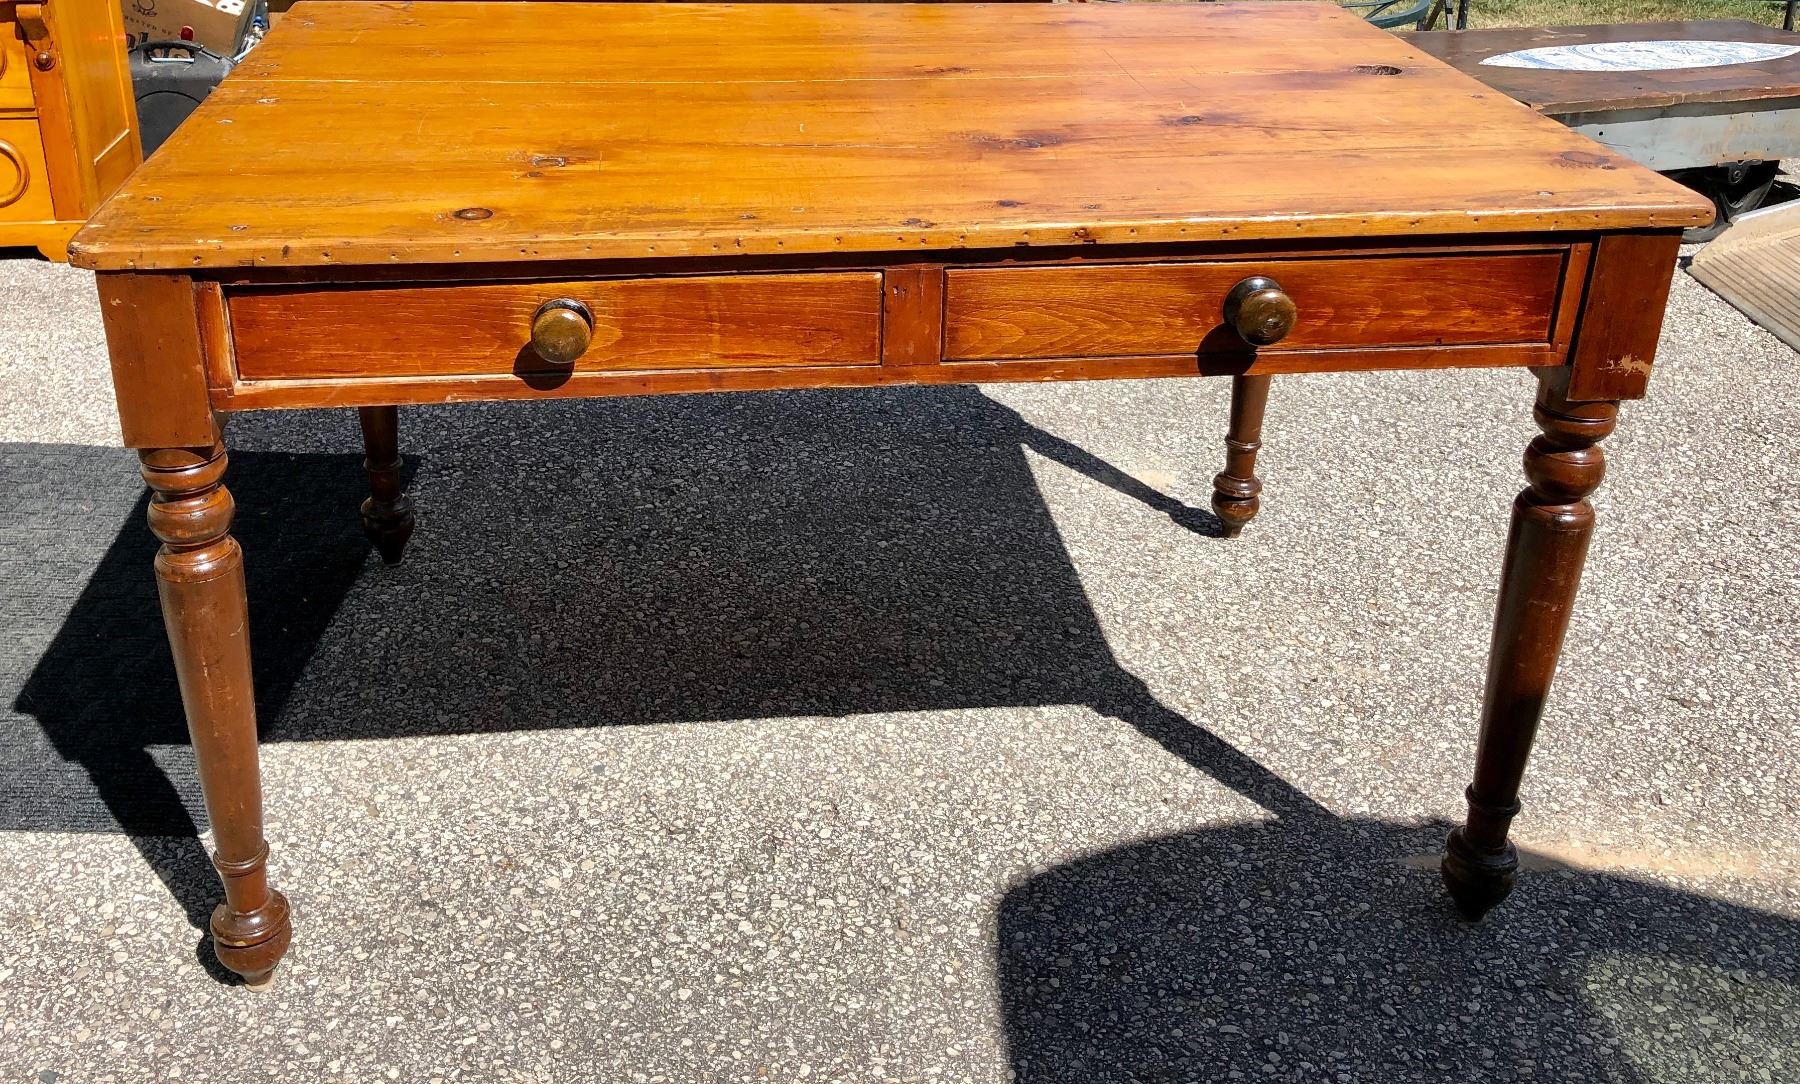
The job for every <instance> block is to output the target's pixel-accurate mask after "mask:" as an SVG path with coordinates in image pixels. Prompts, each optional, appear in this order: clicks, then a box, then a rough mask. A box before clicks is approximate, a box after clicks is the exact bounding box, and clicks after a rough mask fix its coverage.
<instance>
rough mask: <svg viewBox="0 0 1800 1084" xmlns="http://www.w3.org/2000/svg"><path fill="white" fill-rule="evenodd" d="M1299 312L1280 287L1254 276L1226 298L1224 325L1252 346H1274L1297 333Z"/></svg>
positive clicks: (1267, 279) (1278, 284)
mask: <svg viewBox="0 0 1800 1084" xmlns="http://www.w3.org/2000/svg"><path fill="white" fill-rule="evenodd" d="M1299 316H1300V310H1299V308H1298V307H1297V306H1295V304H1294V299H1293V298H1291V297H1289V296H1288V295H1287V291H1286V290H1283V289H1282V288H1281V284H1280V283H1279V282H1276V281H1275V280H1274V279H1271V278H1265V277H1263V276H1262V275H1252V276H1251V277H1249V278H1247V279H1245V280H1244V281H1242V282H1240V283H1238V284H1237V285H1236V286H1233V287H1232V288H1231V292H1230V293H1228V294H1226V295H1225V322H1226V323H1228V324H1230V325H1231V327H1232V330H1234V331H1236V332H1237V333H1238V336H1239V337H1240V338H1242V339H1243V340H1244V341H1245V342H1247V343H1249V344H1250V345H1251V346H1272V345H1274V344H1275V343H1278V342H1280V341H1281V340H1283V339H1285V338H1287V336H1288V332H1290V331H1292V330H1294V321H1295V320H1296V319H1298V318H1299Z"/></svg>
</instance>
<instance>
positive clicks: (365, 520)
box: [357, 406, 414, 565]
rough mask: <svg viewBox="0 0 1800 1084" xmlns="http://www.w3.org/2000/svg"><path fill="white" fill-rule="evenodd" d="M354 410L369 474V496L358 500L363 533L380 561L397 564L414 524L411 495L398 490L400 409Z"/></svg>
mask: <svg viewBox="0 0 1800 1084" xmlns="http://www.w3.org/2000/svg"><path fill="white" fill-rule="evenodd" d="M357 414H358V418H359V420H360V421H361V422H362V433H363V473H365V474H367V475H368V476H369V497H368V499H367V500H365V501H363V503H362V526H363V533H364V534H366V535H368V536H369V541H370V542H373V543H374V544H375V550H376V552H378V553H380V554H381V559H382V560H383V561H386V562H387V563H388V564H390V565H397V564H399V563H400V558H401V556H402V555H403V554H404V553H405V552H406V542H407V539H409V538H411V537H412V533H413V524H414V517H413V504H412V498H411V497H408V496H407V495H406V494H405V493H402V492H401V491H400V466H401V464H400V410H399V408H398V407H391V406H378V407H362V408H360V409H359V410H358V411H357Z"/></svg>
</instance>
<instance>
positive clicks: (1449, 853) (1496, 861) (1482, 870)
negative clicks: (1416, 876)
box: [1438, 828, 1519, 922]
mask: <svg viewBox="0 0 1800 1084" xmlns="http://www.w3.org/2000/svg"><path fill="white" fill-rule="evenodd" d="M1518 871H1519V852H1518V850H1517V849H1516V848H1514V847H1513V845H1512V844H1511V843H1510V842H1508V843H1507V844H1506V845H1505V846H1504V847H1503V848H1502V849H1501V850H1500V851H1498V852H1489V851H1481V850H1477V849H1476V848H1475V846H1474V845H1473V844H1471V843H1470V842H1469V841H1468V838H1467V837H1466V836H1464V835H1463V830H1462V829H1461V828H1455V829H1452V830H1451V832H1450V838H1449V839H1448V840H1447V841H1446V842H1445V844H1444V858H1443V861H1442V863H1440V865H1439V867H1438V872H1439V873H1440V874H1441V875H1442V876H1443V879H1444V888H1445V889H1446V890H1447V891H1448V892H1449V893H1450V899H1451V901H1452V902H1453V903H1455V904H1456V909H1457V911H1458V912H1460V913H1461V914H1462V916H1463V917H1464V918H1466V919H1468V920H1469V921H1470V922H1476V921H1479V920H1480V919H1481V917H1482V916H1483V915H1485V914H1487V913H1488V912H1489V911H1491V910H1493V909H1494V908H1495V907H1497V906H1499V904H1500V901H1501V900H1504V899H1505V898H1506V897H1507V896H1508V895H1510V894H1511V893H1512V890H1513V882H1514V881H1515V880H1516V879H1517V874H1518Z"/></svg>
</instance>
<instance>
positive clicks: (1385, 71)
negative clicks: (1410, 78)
mask: <svg viewBox="0 0 1800 1084" xmlns="http://www.w3.org/2000/svg"><path fill="white" fill-rule="evenodd" d="M1350 70H1351V71H1353V72H1355V73H1356V74H1358V75H1399V74H1400V69H1399V68H1396V67H1394V66H1393V65H1392V64H1358V65H1357V66H1356V67H1354V68H1351V69H1350Z"/></svg>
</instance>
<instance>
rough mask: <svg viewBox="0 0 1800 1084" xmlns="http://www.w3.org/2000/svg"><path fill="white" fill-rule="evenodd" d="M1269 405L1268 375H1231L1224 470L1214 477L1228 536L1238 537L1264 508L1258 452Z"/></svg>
mask: <svg viewBox="0 0 1800 1084" xmlns="http://www.w3.org/2000/svg"><path fill="white" fill-rule="evenodd" d="M1268 405H1269V378H1268V377H1266V376H1234V377H1232V378H1231V426H1230V429H1229V430H1228V431H1227V432H1226V435H1225V469H1224V470H1223V471H1220V472H1219V473H1218V474H1217V475H1214V476H1213V496H1212V507H1213V513H1214V514H1215V515H1217V516H1218V517H1219V523H1220V524H1221V525H1222V526H1223V528H1224V534H1225V537H1226V538H1236V537H1237V536H1238V535H1240V534H1242V533H1243V531H1244V525H1245V524H1246V523H1249V522H1250V521H1251V520H1252V519H1255V518H1256V513H1257V511H1258V510H1259V509H1261V507H1262V479H1260V478H1258V477H1257V476H1256V453H1257V452H1258V451H1259V450H1261V448H1262V424H1263V411H1264V409H1265V408H1267V407H1268Z"/></svg>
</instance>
